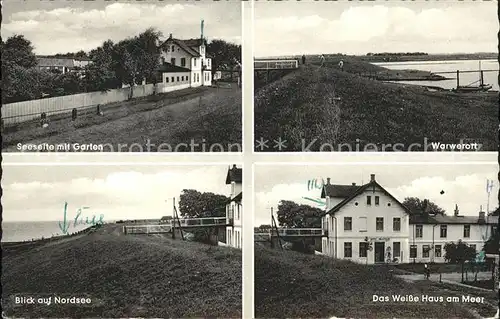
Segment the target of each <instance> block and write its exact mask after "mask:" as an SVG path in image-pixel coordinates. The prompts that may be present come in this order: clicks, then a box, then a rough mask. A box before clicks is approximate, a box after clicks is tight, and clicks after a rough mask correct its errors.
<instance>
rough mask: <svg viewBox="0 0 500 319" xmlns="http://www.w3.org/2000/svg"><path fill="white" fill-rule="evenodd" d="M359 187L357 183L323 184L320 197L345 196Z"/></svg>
mask: <svg viewBox="0 0 500 319" xmlns="http://www.w3.org/2000/svg"><path fill="white" fill-rule="evenodd" d="M360 187H361V186H359V185H334V184H325V185H323V189H322V190H321V198H326V196H329V197H340V198H347V197H349V196H351V195H352V194H354V192H356V191H357V190H358V188H360Z"/></svg>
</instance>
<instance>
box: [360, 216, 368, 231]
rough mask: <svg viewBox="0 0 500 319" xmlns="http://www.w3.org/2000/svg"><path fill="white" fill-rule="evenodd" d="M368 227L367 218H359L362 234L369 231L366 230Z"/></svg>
mask: <svg viewBox="0 0 500 319" xmlns="http://www.w3.org/2000/svg"><path fill="white" fill-rule="evenodd" d="M366 225H367V219H366V217H360V218H359V231H360V232H365V231H367V229H366V228H367V227H366Z"/></svg>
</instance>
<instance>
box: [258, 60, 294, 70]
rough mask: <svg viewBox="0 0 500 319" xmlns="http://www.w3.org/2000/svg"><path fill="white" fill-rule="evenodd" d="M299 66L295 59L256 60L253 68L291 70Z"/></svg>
mask: <svg viewBox="0 0 500 319" xmlns="http://www.w3.org/2000/svg"><path fill="white" fill-rule="evenodd" d="M298 67H299V61H297V60H257V61H254V70H293V69H297V68H298Z"/></svg>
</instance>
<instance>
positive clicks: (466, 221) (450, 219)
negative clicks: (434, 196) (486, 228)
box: [410, 214, 498, 225]
mask: <svg viewBox="0 0 500 319" xmlns="http://www.w3.org/2000/svg"><path fill="white" fill-rule="evenodd" d="M497 223H498V217H497V216H486V217H485V219H483V220H481V219H479V216H447V215H440V214H437V215H429V216H423V215H413V216H411V217H410V224H425V225H441V224H446V225H453V224H454V225H471V224H490V225H494V224H497Z"/></svg>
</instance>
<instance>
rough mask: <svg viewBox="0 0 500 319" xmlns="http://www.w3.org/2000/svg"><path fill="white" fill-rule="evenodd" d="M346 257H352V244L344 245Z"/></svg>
mask: <svg viewBox="0 0 500 319" xmlns="http://www.w3.org/2000/svg"><path fill="white" fill-rule="evenodd" d="M344 257H345V258H351V257H352V243H344Z"/></svg>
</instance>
